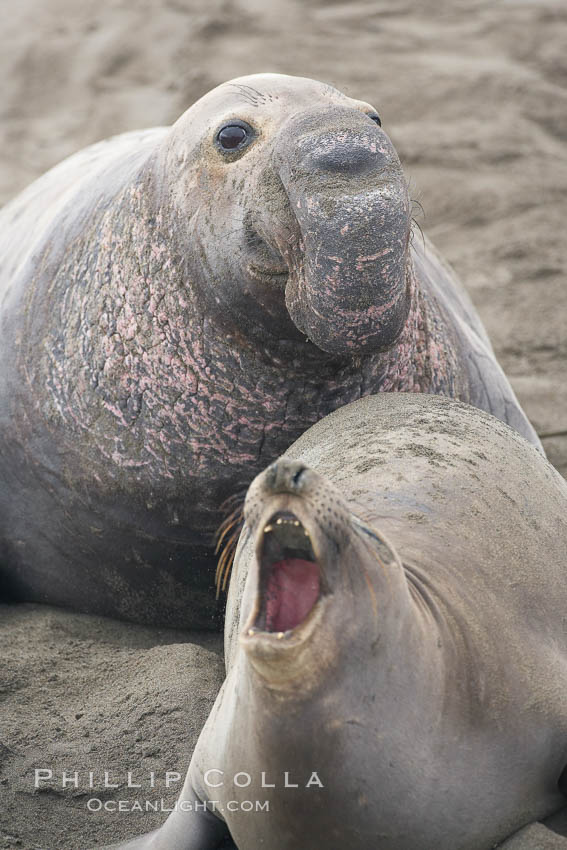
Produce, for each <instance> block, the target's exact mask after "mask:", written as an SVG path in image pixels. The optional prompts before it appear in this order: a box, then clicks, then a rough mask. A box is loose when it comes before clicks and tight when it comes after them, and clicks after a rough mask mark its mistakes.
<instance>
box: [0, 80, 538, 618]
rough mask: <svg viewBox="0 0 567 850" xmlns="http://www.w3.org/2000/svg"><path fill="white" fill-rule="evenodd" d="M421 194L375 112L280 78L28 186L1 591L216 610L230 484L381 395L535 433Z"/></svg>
mask: <svg viewBox="0 0 567 850" xmlns="http://www.w3.org/2000/svg"><path fill="white" fill-rule="evenodd" d="M410 210H411V204H410V199H409V197H408V191H407V183H406V179H405V177H404V175H403V172H402V168H401V165H400V161H399V159H398V156H397V154H396V151H395V150H394V148H393V146H392V143H391V141H390V140H389V138H388V136H387V134H386V133H385V132H384V130H383V129H382V128H381V126H380V119H379V117H378V114H377V113H376V111H375V109H374V107H372V106H371V105H370V104H368V103H364V102H361V101H357V100H353V99H352V98H350V97H346V96H345V95H344V94H341V92H339V91H337V90H336V89H334V88H332V87H331V86H328V85H325V84H323V83H319V82H315V81H313V80H308V79H303V78H298V77H288V76H283V75H278V74H259V75H255V76H251V77H243V78H240V79H237V80H233V81H232V82H228V83H225V84H223V85H221V86H219V87H218V88H216V89H214V90H213V91H211V92H209V94H207V95H206V96H205V97H203V98H202V99H201V100H199V101H198V102H197V103H195V104H194V105H193V106H192V107H191V108H190V109H189V110H188V111H187V112H186V113H185V114H184V115H182V116H181V118H180V119H179V120H178V121H177V122H176V123H175V124H174V125H173V126H172V127H168V128H157V129H152V130H147V131H141V132H134V133H128V134H126V135H123V136H118V137H115V138H113V139H110V140H109V141H105V142H101V143H100V144H97V145H94V146H93V147H90V148H87V149H86V150H84V151H81V152H80V153H78V154H76V155H75V156H72V157H71V158H70V159H68V160H66V161H65V162H63V163H61V164H60V165H58V166H57V167H56V168H54V169H53V170H52V171H50V172H48V173H47V174H45V175H44V176H43V177H41V178H40V179H39V180H37V181H36V182H35V183H33V184H32V185H31V186H30V187H29V188H28V189H27V190H25V191H24V192H23V193H22V194H21V195H20V196H19V197H17V198H16V199H15V200H13V201H12V202H11V203H10V204H8V205H7V206H6V207H5V208H4V210H3V211H2V213H1V214H0V243H1V244H0V482H1V483H0V565H1V566H0V583H1V593H2V595H3V597H5V598H9V599H15V600H35V601H45V602H48V603H51V604H56V605H63V606H67V607H71V608H74V609H76V610H80V611H86V612H91V613H98V614H106V615H110V616H114V617H120V618H124V619H129V620H133V621H138V622H142V623H148V624H149V623H153V624H159V625H168V626H175V627H194V628H209V627H213V626H215V625H216V622H217V620H216V619H215V617H216V612H217V603H216V602H215V593H214V572H215V556H214V551H213V546H212V545H211V539H212V536H213V534H214V531H215V529H216V528H218V526H219V524H220V523H221V522H222V520H223V519H224V518H225V515H226V514H225V513H224V510H225V508H224V507H223V506H224V505H225V504H226V502H227V499H230V498H233V502H234V499H236V498H237V497H238V496H239V494H240V496H241V497H242V496H243V494H244V493H245V491H246V487H247V486H248V485H249V484H250V482H251V481H252V479H253V478H254V476H255V475H256V474H258V473H259V472H260V471H261V470H262V469H263V468H265V467H266V466H267V465H268V464H269V463H270V462H271V461H273V460H274V459H275V458H277V457H278V456H279V455H280V454H281V453H282V452H283V451H285V449H286V448H287V447H288V446H289V445H290V444H291V443H292V442H293V441H294V440H295V439H297V437H299V436H300V434H302V433H303V432H304V431H305V430H307V429H308V428H309V427H310V426H311V425H313V424H314V423H315V422H316V421H318V420H319V419H321V418H322V417H323V416H325V415H326V414H328V413H330V412H331V411H333V410H336V409H337V408H339V407H340V406H341V405H344V404H347V403H349V402H351V401H354V400H356V399H358V398H359V397H361V396H365V395H370V394H373V393H377V392H425V393H432V394H437V395H444V396H450V397H453V398H456V399H459V400H461V401H465V402H468V403H470V404H473V405H475V406H478V407H480V408H483V409H485V410H487V411H489V412H491V413H493V414H494V415H495V416H497V417H499V418H501V419H502V420H503V421H505V422H507V423H509V424H510V425H511V426H512V427H514V428H516V429H517V430H518V431H519V432H520V433H522V434H523V435H524V436H526V437H527V438H528V439H529V440H531V441H532V442H534V443H536V444H537V437H536V435H535V433H534V431H533V429H532V428H531V426H530V425H529V423H528V421H527V420H526V417H525V416H524V414H523V412H522V410H521V409H520V407H519V405H518V402H517V400H516V398H515V396H514V393H513V391H512V389H511V387H510V385H509V383H508V381H507V380H506V378H505V376H504V374H503V373H502V370H501V369H500V367H499V366H498V364H497V362H496V360H495V358H494V354H493V352H492V349H491V347H490V343H489V341H488V339H487V337H486V334H485V331H484V329H483V328H482V325H481V323H480V320H479V318H478V316H477V315H476V313H475V311H474V309H473V307H472V306H471V304H470V302H469V300H468V298H467V296H466V295H465V293H464V291H463V290H462V289H461V287H460V286H459V284H458V283H457V282H456V280H455V279H454V277H453V275H452V273H451V272H450V270H448V268H447V267H446V266H445V264H444V263H443V261H442V260H441V259H440V257H439V256H438V255H437V253H436V252H435V250H434V248H433V247H432V246H431V245H430V244H429V242H427V241H425V242H424V241H422V239H421V238H416V239H415V240H413V241H412V239H411V213H410Z"/></svg>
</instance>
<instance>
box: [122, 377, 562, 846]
mask: <svg viewBox="0 0 567 850" xmlns="http://www.w3.org/2000/svg"><path fill="white" fill-rule="evenodd" d="M245 514H246V525H245V527H244V531H243V534H242V537H241V540H240V544H239V549H238V552H237V556H236V561H235V568H234V574H233V576H232V579H231V587H230V595H229V603H228V610H227V621H226V657H227V671H228V672H227V679H226V682H225V684H224V687H223V688H222V690H221V692H220V694H219V697H218V699H217V702H216V704H215V706H214V708H213V710H212V712H211V715H210V718H209V720H208V722H207V724H206V725H205V727H204V729H203V732H202V734H201V737H200V739H199V742H198V744H197V747H196V750H195V753H194V755H193V758H192V761H191V765H190V767H189V771H188V774H187V778H186V782H185V787H184V789H183V792H182V794H181V797H180V803H184V804H185V805H190V804H192V805H193V811H191V812H189V811H185V812H183V811H182V810H181V809H180V810H179V811H176V812H174V813H173V814H171V815H170V817H169V818H168V820H167V821H166V822H165V824H164V825H163V827H162V828H161V829H159V830H157V831H156V832H154V833H152V834H151V835H150V836H146V837H142V838H140V839H134V840H133V841H132V842H130V843H128V844H127V845H121V846H124V847H125V848H126V847H127V848H130V849H131V850H149V848H152V850H196V849H197V848H199V850H208V848H211V850H212V848H214V847H215V846H216V843H215V842H217V841H218V840H220V838H221V837H222V835H223V834H225V833H226V830H229V831H230V835H231V836H232V838H233V839H234V841H235V843H236V845H237V846H238V848H239V850H256V848H258V847H263V846H265V847H269V848H270V850H295V848H298V847H325V848H329V850H344V848H345V847H348V848H349V850H368V848H369V847H372V848H376V850H378V848H379V850H431V848H436V850H490V848H493V847H495V846H496V845H497V844H498V843H499V842H502V841H504V840H506V839H508V840H509V843H508V844H507V845H506V846H507V847H510V848H513V847H514V846H518V847H525V846H526V845H525V844H524V843H522V841H521V835H522V831H524V834H526V835H528V837H529V835H531V834H535V833H537V834H539V833H540V832H544V827H543V826H538V827H537V828H536V827H533V826H530V824H531V823H532V822H534V821H538V820H541V819H543V818H546V817H547V816H550V815H552V814H553V813H554V812H555V811H557V810H559V809H560V807H561V806H563V805H564V804H565V797H564V796H563V793H562V790H561V787H564V781H565V779H564V777H565V773H564V771H565V766H566V764H567V709H566V703H565V693H566V692H567V632H566V630H565V610H566V608H567V586H566V583H565V567H566V563H565V553H566V544H567V527H566V521H565V517H566V515H567V485H566V483H565V481H564V480H563V479H562V478H561V477H560V476H559V475H558V474H557V472H555V470H554V469H553V468H552V467H551V466H550V465H549V464H548V463H547V461H546V460H544V458H543V457H542V456H541V455H540V454H539V453H538V452H537V451H536V450H535V449H534V448H533V446H530V445H529V444H528V443H527V441H525V440H524V439H523V438H521V437H520V436H518V435H517V434H516V433H515V432H514V431H513V430H512V429H510V428H509V427H508V426H506V425H504V424H502V423H501V422H499V421H498V420H496V419H494V418H493V417H491V416H489V415H487V414H485V413H483V412H481V411H479V410H476V409H474V408H472V407H469V406H466V405H463V404H460V403H456V402H453V401H448V400H446V399H443V398H439V397H433V396H423V395H409V394H391V395H380V396H372V397H369V398H366V399H363V400H361V401H358V402H355V403H354V404H351V405H348V406H347V407H344V408H342V409H341V410H339V411H337V412H335V413H333V414H331V415H330V416H328V417H326V418H325V419H324V420H322V421H321V422H319V423H318V424H317V425H315V426H314V427H313V428H311V429H310V430H309V431H308V432H307V433H306V434H304V435H303V436H302V437H301V438H300V439H299V440H298V441H297V442H296V443H295V444H294V445H293V446H292V447H291V448H290V449H289V450H288V452H287V453H286V455H285V456H284V457H283V458H281V459H280V460H279V461H277V462H276V463H274V464H272V465H271V466H270V467H269V468H268V469H267V470H266V471H265V472H264V473H263V474H262V475H260V476H259V477H258V478H256V480H255V481H254V483H253V484H252V486H251V488H250V490H249V492H248V496H247V499H246V508H245ZM241 786H242V787H241ZM195 801H198V803H197V811H195V805H194V804H195ZM205 801H208V803H209V807H210V808H211V809H213V810H214V811H208V812H206V813H205V812H203V811H199V810H198V804H199V803H200V804H201V805H202V804H203V802H205ZM250 801H252V802H254V801H259V803H260V804H265V803H266V802H267V803H268V806H267V809H260V810H258V809H253V810H250V808H249V807H248V804H249V802H250ZM524 828H525V829H524ZM534 830H535V833H534ZM510 836H513V837H511V838H510ZM547 836H548V838H549V837H550V836H551V838H550V842H551V843H549V845H547V844H546V845H544V846H546V847H547V846H550V847H555V846H557V847H560V846H563V845H562V844H561V843H557V844H555V843H554V842H555V839H557V841H558V842H560V841H562V840H563V839H559V837H558V836H556V835H555V833H552V832H551V831H549V830H548V831H547ZM517 841H518V842H519V843H518V844H517V845H516V842H517Z"/></svg>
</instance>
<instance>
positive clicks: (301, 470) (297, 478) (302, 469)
mask: <svg viewBox="0 0 567 850" xmlns="http://www.w3.org/2000/svg"><path fill="white" fill-rule="evenodd" d="M304 472H305V467H304V466H300V467H299V469H298V470H297V472H296V473H295V475H294V476H293V478H292V479H291V480H292V481H293V483H294V484H295V486H296V487H298V486H299V481H300V479H301V476H302V475H303V473H304Z"/></svg>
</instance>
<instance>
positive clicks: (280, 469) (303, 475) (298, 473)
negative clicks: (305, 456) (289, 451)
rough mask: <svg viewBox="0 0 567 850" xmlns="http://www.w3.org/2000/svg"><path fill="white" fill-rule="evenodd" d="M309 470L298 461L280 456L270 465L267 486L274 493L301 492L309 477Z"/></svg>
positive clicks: (266, 474)
mask: <svg viewBox="0 0 567 850" xmlns="http://www.w3.org/2000/svg"><path fill="white" fill-rule="evenodd" d="M309 474H310V473H309V470H308V469H307V467H306V466H304V465H303V464H302V463H300V462H298V461H292V460H286V459H285V458H280V460H278V461H276V463H272V465H271V466H269V467H268V469H267V470H266V472H265V473H264V475H265V482H264V483H265V486H266V489H267V490H271V492H272V493H300V492H301V491H302V490H303V488H304V487H305V485H306V483H307V480H308V478H309Z"/></svg>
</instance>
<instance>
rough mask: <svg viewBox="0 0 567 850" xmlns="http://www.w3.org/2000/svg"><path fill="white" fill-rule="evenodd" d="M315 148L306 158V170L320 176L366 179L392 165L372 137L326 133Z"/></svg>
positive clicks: (318, 140) (304, 160)
mask: <svg viewBox="0 0 567 850" xmlns="http://www.w3.org/2000/svg"><path fill="white" fill-rule="evenodd" d="M313 148H314V149H313V150H311V151H308V152H307V153H306V155H305V156H304V157H303V160H302V166H303V168H304V169H305V170H307V171H309V172H311V173H318V174H320V175H325V174H328V175H333V174H337V175H339V174H341V175H344V176H345V177H363V176H365V175H367V174H372V173H374V172H375V173H379V172H381V171H383V170H384V169H385V168H386V167H387V165H388V164H389V162H390V158H389V157H388V156H387V155H386V153H385V151H384V150H382V149H380V148H379V147H378V145H377V143H376V139H375V138H374V139H373V138H372V137H371V135H370V134H369V133H359V132H342V133H325V134H324V135H321V136H319V137H318V138H317V140H316V144H314V145H313Z"/></svg>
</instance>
